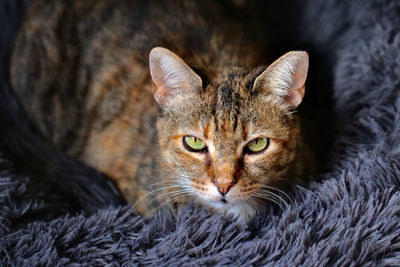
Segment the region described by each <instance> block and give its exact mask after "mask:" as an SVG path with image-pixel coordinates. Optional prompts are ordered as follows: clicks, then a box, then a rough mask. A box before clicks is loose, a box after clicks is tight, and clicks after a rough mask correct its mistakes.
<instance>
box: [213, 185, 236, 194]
mask: <svg viewBox="0 0 400 267" xmlns="http://www.w3.org/2000/svg"><path fill="white" fill-rule="evenodd" d="M215 186H216V187H217V189H218V191H219V192H220V193H221V195H225V194H226V193H228V191H229V189H230V188H231V187H232V186H233V184H232V183H229V182H228V183H215Z"/></svg>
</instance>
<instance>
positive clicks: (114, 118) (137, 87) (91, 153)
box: [11, 0, 312, 220]
mask: <svg viewBox="0 0 400 267" xmlns="http://www.w3.org/2000/svg"><path fill="white" fill-rule="evenodd" d="M264 50H265V49H264V47H263V46H262V45H260V44H259V43H258V42H256V41H252V36H251V35H250V34H249V33H248V31H247V30H246V28H245V27H244V26H243V25H242V24H241V23H239V22H237V21H235V20H234V18H232V16H230V15H229V10H227V9H226V6H223V5H220V4H219V3H217V2H216V1H161V0H160V1H147V0H146V1H140V0H137V1H132V0H104V1H97V0H75V1H72V0H35V1H33V3H32V4H31V7H30V9H29V11H28V13H27V15H26V18H25V20H24V23H23V26H22V29H21V31H20V34H19V36H18V38H17V41H16V43H15V48H14V52H13V56H12V61H11V80H12V85H13V88H14V90H15V93H16V95H17V96H18V97H19V99H20V101H21V103H22V105H23V107H24V109H25V110H26V111H27V113H28V115H29V117H30V119H31V120H32V122H33V123H34V125H35V127H37V130H38V131H39V132H40V133H41V135H42V136H43V137H44V138H46V139H47V140H48V141H49V142H51V144H52V145H54V146H55V147H56V148H57V149H59V150H61V151H64V152H65V153H67V154H69V155H71V156H74V157H76V158H78V159H80V160H82V161H83V162H85V163H87V164H89V165H91V166H93V167H95V168H97V169H99V170H101V171H102V172H104V173H105V174H107V175H108V176H109V177H110V178H112V179H113V180H114V181H115V182H116V183H117V185H118V186H119V188H120V189H121V191H122V192H123V194H124V196H125V197H126V198H127V199H128V200H129V201H131V202H132V203H135V204H134V208H135V209H136V210H137V211H138V212H139V213H141V214H143V215H151V214H152V213H153V212H154V210H155V209H157V208H158V207H159V206H160V205H162V204H163V203H166V202H165V201H168V202H172V203H181V202H187V201H188V200H195V201H198V202H201V203H203V204H204V205H205V206H206V207H211V208H212V209H214V210H217V211H219V212H221V213H224V214H230V215H233V216H234V217H236V218H238V219H241V220H247V219H248V218H250V217H252V216H253V215H254V214H255V213H256V212H257V211H258V210H259V209H260V208H262V207H263V206H265V203H264V202H265V200H268V199H269V200H272V201H277V200H278V198H279V196H278V195H279V194H278V193H279V192H280V191H281V190H280V189H279V188H281V187H282V186H283V185H287V184H292V183H294V182H295V181H298V180H299V179H300V178H302V177H304V176H305V175H307V174H308V173H309V172H310V170H311V169H312V164H311V163H312V157H311V152H310V151H309V149H308V146H307V145H306V144H305V142H304V141H303V137H302V135H301V133H302V132H301V131H300V122H299V116H298V114H297V113H296V112H294V111H295V110H296V109H297V107H298V105H299V104H300V103H301V101H302V99H303V96H304V90H305V80H306V76H307V71H308V55H307V53H306V52H302V51H294V52H289V53H287V54H285V55H283V56H282V57H280V58H279V59H277V60H276V61H275V62H273V63H272V64H270V65H269V66H267V65H265V64H266V63H267V62H268V58H267V57H266V56H265V54H264V52H265V51H264Z"/></svg>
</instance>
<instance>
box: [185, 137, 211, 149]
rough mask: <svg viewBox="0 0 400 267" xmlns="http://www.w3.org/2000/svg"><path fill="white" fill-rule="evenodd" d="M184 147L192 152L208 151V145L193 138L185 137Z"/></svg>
mask: <svg viewBox="0 0 400 267" xmlns="http://www.w3.org/2000/svg"><path fill="white" fill-rule="evenodd" d="M183 145H184V146H185V148H186V149H187V150H189V151H191V152H201V151H205V150H206V149H207V146H206V144H205V143H204V142H203V141H202V140H201V139H199V138H196V137H193V136H184V137H183Z"/></svg>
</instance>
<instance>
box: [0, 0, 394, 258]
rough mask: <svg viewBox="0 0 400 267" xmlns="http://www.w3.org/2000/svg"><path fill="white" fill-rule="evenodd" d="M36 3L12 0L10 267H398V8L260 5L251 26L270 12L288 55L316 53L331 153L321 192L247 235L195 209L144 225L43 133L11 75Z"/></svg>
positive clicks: (3, 188)
mask: <svg viewBox="0 0 400 267" xmlns="http://www.w3.org/2000/svg"><path fill="white" fill-rule="evenodd" d="M28 2H29V1H27V0H25V1H23V0H0V42H1V43H0V56H1V61H0V63H1V64H0V139H1V140H0V143H1V146H0V153H2V156H1V159H0V265H1V266H7V265H9V266H36V265H39V266H61V265H68V266H70V265H71V266H77V265H85V266H86V265H87V266H98V265H101V266H103V265H106V266H118V265H124V266H131V265H133V266H136V265H157V266H176V265H181V266H200V265H211V266H216V265H229V266H256V265H258V266H259V265H262V266H298V265H302V266H361V265H362V266H400V227H399V225H400V191H399V189H400V15H399V14H400V13H399V12H400V2H399V1H396V0H388V1H378V0H376V1H374V0H371V1H363V0H355V1H340V0H313V1H312V0H309V1H306V0H304V1H296V2H292V1H289V2H287V1H280V2H281V3H280V4H276V3H275V4H274V6H272V4H267V3H263V2H264V1H260V2H259V3H258V2H257V1H249V5H248V7H249V9H250V10H249V11H245V10H244V11H243V12H244V13H243V18H241V19H246V17H247V18H251V17H252V16H251V14H253V13H254V12H255V11H257V10H258V12H259V13H260V14H259V15H260V18H262V19H260V20H259V21H262V20H264V23H265V25H266V26H265V28H266V29H269V30H268V31H269V32H270V33H269V34H274V37H276V39H277V41H276V44H277V45H276V50H279V49H285V48H286V47H282V46H280V45H279V44H283V43H285V45H286V46H287V47H289V46H292V47H294V48H296V47H297V48H303V49H304V48H305V49H307V50H308V51H310V56H311V69H310V75H311V80H310V81H309V84H312V83H313V82H314V83H315V84H319V87H314V89H312V90H311V92H310V93H309V95H311V96H312V95H313V94H314V95H319V96H323V97H322V98H323V99H326V97H330V98H331V101H328V102H323V101H322V102H318V101H317V100H319V98H318V97H310V99H311V100H312V101H314V102H315V103H314V104H315V109H316V110H314V114H315V116H316V117H315V120H316V122H317V121H318V123H316V127H326V126H329V125H330V126H331V128H329V130H326V133H327V134H328V133H331V134H332V136H333V145H331V146H330V147H329V150H328V148H327V151H326V153H325V154H326V157H327V158H328V168H327V169H326V170H325V171H324V172H322V173H321V174H320V180H319V181H318V182H313V183H311V184H309V185H307V186H298V187H297V188H295V189H294V190H293V192H292V193H291V195H292V203H291V204H289V206H288V207H285V208H283V209H279V210H277V209H273V208H271V209H268V210H267V211H266V212H265V213H263V214H259V215H258V216H257V217H256V218H254V220H253V221H252V222H251V223H250V224H248V225H240V224H236V223H232V222H229V221H228V220H226V219H223V218H221V217H220V216H218V215H209V214H207V213H206V212H205V211H203V210H202V209H201V208H199V207H196V206H188V207H182V208H181V209H180V210H179V213H178V215H177V216H175V215H174V214H172V213H170V212H169V211H168V210H163V211H160V212H159V213H158V214H157V215H156V216H154V218H152V219H150V220H147V221H146V220H144V219H142V218H140V217H139V216H137V215H135V214H134V211H133V210H131V209H130V207H129V206H126V203H125V202H124V200H123V198H122V197H121V195H120V193H119V192H118V190H116V189H115V187H114V185H113V184H111V183H110V182H109V181H108V180H107V179H106V178H105V177H104V176H103V175H102V174H100V173H98V172H96V171H95V170H93V169H90V168H88V167H86V166H84V165H82V164H80V163H78V162H76V161H74V160H73V159H70V158H68V157H66V156H65V155H62V154H59V153H58V152H55V151H53V150H52V149H51V148H49V147H48V146H47V145H46V143H45V142H43V141H42V139H41V138H40V137H39V136H38V135H36V134H35V130H34V129H33V128H32V127H31V125H30V124H29V122H28V121H27V120H26V118H25V115H24V113H23V112H22V111H21V109H20V107H19V105H18V101H17V100H16V99H15V98H14V97H13V96H12V94H11V91H10V88H9V85H8V69H7V64H8V60H9V54H10V47H11V44H12V41H13V39H14V37H15V33H16V31H17V29H18V25H19V22H20V20H21V17H22V14H23V12H24V10H25V8H26V6H27V4H28ZM265 2H267V1H265ZM260 5H262V6H261V7H260ZM251 9H253V10H251ZM245 12H248V13H247V15H249V16H247V15H246V13H245ZM256 13H257V12H256ZM262 13H265V16H262ZM257 14H258V13H257ZM260 34H262V33H260ZM313 62H314V65H313ZM313 76H314V78H312V77H313ZM311 88H312V87H311ZM308 92H309V91H308ZM321 92H325V93H321ZM307 97H308V96H307ZM307 97H306V98H307ZM311 100H310V101H309V103H311ZM329 106H330V107H332V108H331V110H332V115H329V114H328V115H327V114H324V110H325V109H329V108H328V107H329ZM320 114H323V117H322V118H321V115H320ZM317 115H318V116H319V117H318V116H317ZM324 119H325V120H324ZM324 121H325V123H323V122H324Z"/></svg>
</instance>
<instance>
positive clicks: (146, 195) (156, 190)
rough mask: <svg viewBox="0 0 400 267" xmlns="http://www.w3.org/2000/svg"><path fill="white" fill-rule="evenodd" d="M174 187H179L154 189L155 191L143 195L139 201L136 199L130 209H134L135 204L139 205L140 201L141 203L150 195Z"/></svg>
mask: <svg viewBox="0 0 400 267" xmlns="http://www.w3.org/2000/svg"><path fill="white" fill-rule="evenodd" d="M175 187H178V188H179V187H180V185H172V186H164V187H160V188H156V189H154V190H151V191H150V192H148V193H147V194H145V195H144V196H142V197H141V198H140V199H138V200H137V201H136V202H135V203H133V204H132V208H135V207H136V205H137V204H139V203H140V202H141V201H143V200H144V199H145V198H146V197H148V196H150V195H151V194H154V193H156V192H158V191H161V190H165V189H168V188H175ZM155 199H157V198H155ZM152 201H153V200H152ZM152 201H151V202H150V203H152ZM150 203H149V204H150Z"/></svg>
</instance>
